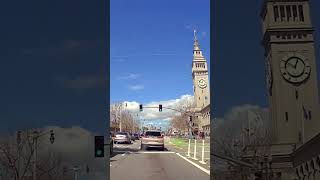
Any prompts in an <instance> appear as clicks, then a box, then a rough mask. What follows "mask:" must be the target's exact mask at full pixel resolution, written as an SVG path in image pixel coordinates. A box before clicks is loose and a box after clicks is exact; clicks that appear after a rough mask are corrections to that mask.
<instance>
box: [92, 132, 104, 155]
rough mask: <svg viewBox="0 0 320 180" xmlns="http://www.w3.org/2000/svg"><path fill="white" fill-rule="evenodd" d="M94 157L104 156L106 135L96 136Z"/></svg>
mask: <svg viewBox="0 0 320 180" xmlns="http://www.w3.org/2000/svg"><path fill="white" fill-rule="evenodd" d="M94 157H96V158H99V157H104V136H95V137H94Z"/></svg>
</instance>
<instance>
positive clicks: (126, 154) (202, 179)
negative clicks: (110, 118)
mask: <svg viewBox="0 0 320 180" xmlns="http://www.w3.org/2000/svg"><path fill="white" fill-rule="evenodd" d="M114 152H115V153H114V154H113V155H112V157H111V159H110V171H111V172H110V177H111V180H194V179H197V180H209V179H210V175H209V174H207V173H206V172H204V171H203V170H201V169H199V168H198V167H196V166H194V165H192V164H191V163H190V162H188V161H187V160H185V159H183V158H181V157H180V156H179V155H177V154H176V153H174V152H171V151H170V149H166V150H165V151H159V150H157V149H150V150H146V151H141V150H140V141H136V142H134V143H133V144H130V145H126V144H116V145H115V146H114Z"/></svg>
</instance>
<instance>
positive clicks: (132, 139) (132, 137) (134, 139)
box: [129, 133, 136, 141]
mask: <svg viewBox="0 0 320 180" xmlns="http://www.w3.org/2000/svg"><path fill="white" fill-rule="evenodd" d="M129 135H130V139H131V141H136V138H135V137H134V136H133V133H129Z"/></svg>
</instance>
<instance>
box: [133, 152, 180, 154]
mask: <svg viewBox="0 0 320 180" xmlns="http://www.w3.org/2000/svg"><path fill="white" fill-rule="evenodd" d="M134 153H137V154H173V153H175V152H171V151H140V152H134Z"/></svg>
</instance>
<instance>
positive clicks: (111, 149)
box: [110, 133, 113, 155]
mask: <svg viewBox="0 0 320 180" xmlns="http://www.w3.org/2000/svg"><path fill="white" fill-rule="evenodd" d="M112 153H113V137H112V133H110V155H111V154H112Z"/></svg>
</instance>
